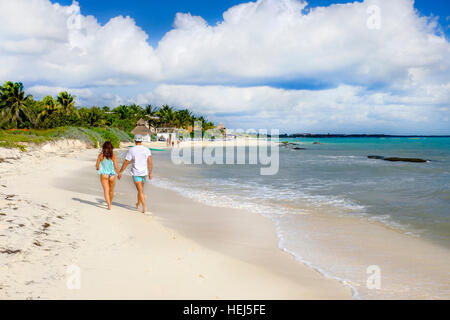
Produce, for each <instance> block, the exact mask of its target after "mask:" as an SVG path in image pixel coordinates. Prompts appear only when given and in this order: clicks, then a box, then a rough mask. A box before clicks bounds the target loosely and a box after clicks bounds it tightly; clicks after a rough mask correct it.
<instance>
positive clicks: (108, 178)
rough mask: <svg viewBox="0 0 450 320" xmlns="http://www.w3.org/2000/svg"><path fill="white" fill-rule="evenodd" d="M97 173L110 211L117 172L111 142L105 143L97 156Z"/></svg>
mask: <svg viewBox="0 0 450 320" xmlns="http://www.w3.org/2000/svg"><path fill="white" fill-rule="evenodd" d="M96 167H97V171H98V174H99V175H100V182H101V184H102V187H103V192H104V194H105V200H106V204H107V205H108V210H111V206H112V201H113V198H114V187H115V186H116V174H117V172H119V168H118V166H117V158H116V155H115V154H114V147H113V145H112V144H111V142H109V141H106V142H105V143H104V144H103V147H102V153H100V154H99V155H98V159H97V165H96Z"/></svg>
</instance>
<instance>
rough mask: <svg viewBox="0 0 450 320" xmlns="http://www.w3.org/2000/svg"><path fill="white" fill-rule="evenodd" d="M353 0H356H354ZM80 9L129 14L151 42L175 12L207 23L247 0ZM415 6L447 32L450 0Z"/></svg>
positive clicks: (91, 2)
mask: <svg viewBox="0 0 450 320" xmlns="http://www.w3.org/2000/svg"><path fill="white" fill-rule="evenodd" d="M355 1H356V0H355ZM394 1H395V0H394ZM52 2H54V3H60V4H64V5H70V4H71V3H72V0H57V1H56V0H52ZM78 2H79V3H80V6H81V12H82V13H83V14H85V15H94V16H95V17H96V18H97V19H98V20H99V22H100V23H102V24H105V23H106V22H108V21H109V19H111V18H113V17H116V16H118V15H124V16H127V15H128V16H131V17H133V19H135V20H136V23H137V25H138V26H140V27H141V28H143V29H144V30H145V31H146V32H147V33H148V35H149V42H150V43H151V44H152V45H153V46H155V45H156V44H157V42H158V41H159V40H160V39H161V38H162V37H163V36H164V34H165V33H166V32H168V31H170V29H172V23H173V20H174V17H175V14H176V13H177V12H186V13H187V12H189V13H191V14H192V15H198V16H201V17H203V18H204V19H205V20H206V21H207V22H208V23H209V24H210V25H215V24H216V23H217V22H219V21H221V20H222V14H223V12H224V11H226V10H227V9H228V8H230V7H232V6H234V5H237V4H240V3H245V2H248V1H245V0H193V1H187V0H167V1H161V0H145V1H144V0H127V1H123V0H78ZM349 2H354V1H346V0H310V1H308V4H309V7H317V6H329V5H330V4H335V3H349ZM415 7H416V9H417V10H419V11H420V12H421V13H422V14H424V15H427V16H430V15H434V16H438V17H439V23H440V24H441V26H442V30H443V31H444V32H445V34H446V35H447V37H448V36H449V35H450V27H448V26H449V25H450V20H449V19H450V18H447V17H449V16H450V1H447V0H415Z"/></svg>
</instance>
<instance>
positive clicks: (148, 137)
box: [131, 119, 156, 142]
mask: <svg viewBox="0 0 450 320" xmlns="http://www.w3.org/2000/svg"><path fill="white" fill-rule="evenodd" d="M131 133H132V134H134V135H136V134H140V135H142V136H143V137H144V142H151V141H152V135H153V134H155V133H156V129H155V128H154V127H151V126H150V125H149V124H148V122H147V121H145V120H144V119H139V121H138V122H137V124H136V128H134V129H133V130H132V131H131Z"/></svg>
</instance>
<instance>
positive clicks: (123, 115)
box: [113, 105, 130, 120]
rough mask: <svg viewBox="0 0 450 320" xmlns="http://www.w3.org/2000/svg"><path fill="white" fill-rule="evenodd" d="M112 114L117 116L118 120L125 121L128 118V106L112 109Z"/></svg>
mask: <svg viewBox="0 0 450 320" xmlns="http://www.w3.org/2000/svg"><path fill="white" fill-rule="evenodd" d="M113 112H114V113H115V114H117V115H118V116H119V119H120V120H125V119H128V118H129V117H130V110H129V108H128V106H125V105H120V106H118V107H117V108H114V110H113Z"/></svg>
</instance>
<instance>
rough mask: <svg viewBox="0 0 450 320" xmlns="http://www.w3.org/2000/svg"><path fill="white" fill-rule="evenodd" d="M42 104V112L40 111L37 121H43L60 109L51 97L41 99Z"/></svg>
mask: <svg viewBox="0 0 450 320" xmlns="http://www.w3.org/2000/svg"><path fill="white" fill-rule="evenodd" d="M42 104H43V107H44V110H42V112H41V113H40V114H39V119H43V118H45V117H48V116H50V115H52V114H53V113H55V112H58V111H59V110H60V107H61V106H60V104H58V103H57V102H56V101H55V100H54V99H53V97H52V96H46V97H45V98H44V99H42Z"/></svg>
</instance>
